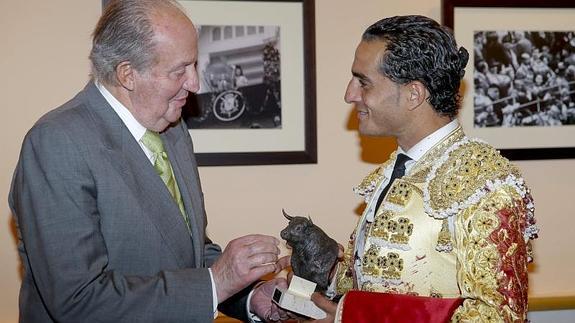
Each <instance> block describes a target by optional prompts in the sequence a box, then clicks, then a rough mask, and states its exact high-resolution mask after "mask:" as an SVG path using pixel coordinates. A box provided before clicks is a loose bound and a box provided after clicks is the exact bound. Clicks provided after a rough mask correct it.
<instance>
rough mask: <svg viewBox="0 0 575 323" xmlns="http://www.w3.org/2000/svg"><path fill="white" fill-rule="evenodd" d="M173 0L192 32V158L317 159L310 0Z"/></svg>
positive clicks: (211, 162)
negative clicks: (197, 83) (194, 54)
mask: <svg viewBox="0 0 575 323" xmlns="http://www.w3.org/2000/svg"><path fill="white" fill-rule="evenodd" d="M106 2H108V1H106V0H104V1H103V5H105V4H106ZM178 2H179V3H180V4H181V6H182V7H183V8H184V10H185V11H186V13H187V14H188V16H189V17H190V18H191V20H192V21H193V22H194V25H195V27H196V29H197V32H198V60H197V71H198V75H199V81H200V90H199V91H198V93H196V94H195V95H190V96H188V101H187V103H186V106H185V107H184V108H183V112H182V117H183V119H184V120H185V121H186V123H187V125H188V128H189V131H190V134H191V136H192V139H193V141H194V149H195V152H196V158H197V160H198V164H199V165H200V166H219V165H264V164H297V163H316V162H317V138H316V99H315V95H316V94H315V22H314V0H289V1H279V0H277V1H276V0H268V1H261V0H258V1H242V0H225V1H222V0H178Z"/></svg>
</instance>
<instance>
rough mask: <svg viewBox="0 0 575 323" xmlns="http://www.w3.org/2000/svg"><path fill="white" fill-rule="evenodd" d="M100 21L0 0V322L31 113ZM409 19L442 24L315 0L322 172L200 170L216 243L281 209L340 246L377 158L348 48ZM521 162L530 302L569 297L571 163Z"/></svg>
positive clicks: (82, 74)
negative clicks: (529, 211)
mask: <svg viewBox="0 0 575 323" xmlns="http://www.w3.org/2000/svg"><path fill="white" fill-rule="evenodd" d="M99 13H100V1H98V0H91V1H77V0H51V1H39V0H37V1H1V2H0V71H1V73H0V93H1V99H2V101H1V102H2V105H3V106H2V111H3V115H4V118H3V122H2V123H3V125H2V127H1V128H0V135H1V138H3V139H2V141H1V142H2V146H1V151H2V154H1V157H0V160H1V163H0V259H1V260H2V262H1V265H0V322H16V320H17V316H18V312H17V297H18V296H17V295H18V289H19V283H20V278H19V266H20V265H19V260H18V256H17V253H16V247H15V238H14V235H13V231H12V223H11V220H10V218H11V214H10V210H9V208H8V205H7V202H6V197H7V195H8V189H9V184H10V179H11V176H12V171H13V168H14V165H15V164H16V161H17V157H18V153H19V150H20V143H21V141H22V138H23V136H24V135H25V133H26V131H27V130H28V129H29V128H30V127H31V126H32V124H33V123H34V121H35V120H36V119H37V118H38V117H40V116H41V115H42V114H43V113H45V112H46V111H48V110H50V109H51V108H53V107H56V106H58V105H59V104H61V103H63V102H64V101H66V100H67V99H68V98H70V97H71V96H72V95H73V94H75V93H76V92H77V91H78V90H80V89H81V88H82V87H83V85H84V83H85V82H86V80H87V78H88V76H87V75H88V70H89V64H88V60H87V56H88V51H89V48H90V33H91V31H92V28H93V26H94V25H95V23H96V20H97V18H98V15H99ZM411 13H414V14H423V15H427V16H431V17H433V18H435V19H439V16H440V1H439V0H433V1H428V0H417V1H402V2H397V1H389V0H388V1H381V0H363V1H359V2H358V1H349V0H316V51H317V66H316V67H317V119H318V122H317V128H318V152H319V155H318V160H319V161H318V164H316V165H285V166H284V165H280V166H254V167H202V168H201V169H200V173H201V178H202V183H203V188H204V192H205V194H206V204H207V210H208V217H209V220H210V222H209V227H208V230H209V233H210V235H211V237H212V238H213V239H214V240H215V241H218V242H219V243H220V244H222V245H225V244H226V243H227V242H228V241H230V240H231V239H233V238H234V237H237V236H240V235H244V234H248V233H253V232H261V233H266V234H271V235H276V236H277V235H278V232H279V231H280V230H281V229H282V228H283V226H284V225H285V220H284V219H283V218H282V217H281V208H286V210H288V211H289V212H290V213H293V214H304V215H311V216H312V217H313V219H314V221H315V222H316V223H318V224H319V225H321V226H322V227H323V228H324V229H325V230H326V231H327V232H329V233H331V234H332V235H333V236H334V237H335V238H336V239H337V240H338V241H340V242H341V243H342V244H345V242H346V239H347V237H348V235H349V233H350V231H351V230H352V228H353V226H354V224H355V222H356V220H357V216H356V208H357V207H358V206H359V205H360V199H358V198H357V197H356V196H354V194H353V193H352V191H351V188H352V187H353V186H354V185H355V184H356V183H357V182H358V181H359V180H360V179H361V178H362V176H363V175H364V174H366V173H367V172H368V171H370V169H371V168H372V167H373V164H372V163H370V162H371V161H375V160H377V159H380V158H378V157H374V156H376V155H374V153H377V152H376V151H374V145H373V144H374V141H373V140H362V141H360V139H359V138H358V136H357V135H356V133H355V132H354V131H352V130H348V127H349V124H353V114H352V111H351V109H350V107H349V106H348V105H347V104H345V103H344V102H343V99H342V97H343V92H344V89H345V86H346V84H347V81H348V79H349V75H350V65H351V61H352V58H353V52H354V49H355V46H356V44H357V42H358V40H359V37H360V34H361V32H362V31H363V30H364V29H365V28H366V27H367V26H368V25H369V24H370V23H371V22H374V21H375V20H377V19H379V18H381V17H383V16H390V15H396V14H411ZM362 146H364V147H366V150H368V151H369V154H367V155H366V152H365V151H362ZM390 147H391V146H390V145H389V144H388V145H387V146H386V148H384V149H382V150H383V151H388V150H389V149H390ZM362 158H364V159H367V160H368V161H370V162H366V161H363V160H362ZM380 160H381V159H380ZM519 165H520V167H521V168H522V169H523V171H524V172H525V177H526V179H527V181H528V183H529V184H530V185H531V187H532V189H533V194H534V196H535V199H536V203H537V209H538V218H539V223H540V226H541V228H542V234H541V235H542V239H541V240H539V241H538V243H537V244H536V249H535V251H536V255H537V265H536V266H535V267H534V268H533V269H534V271H533V272H532V274H531V282H532V285H531V286H532V287H533V288H532V294H534V295H538V296H539V295H561V294H565V295H575V282H574V281H573V280H572V279H570V277H571V276H570V275H569V274H568V273H569V269H570V268H573V267H574V265H575V257H573V251H572V249H570V247H572V245H573V243H572V242H571V240H569V239H568V237H569V234H570V232H572V230H573V227H574V225H575V220H574V219H573V216H572V215H573V211H572V210H573V207H572V203H570V201H572V198H573V197H572V195H573V189H572V183H574V182H575V172H574V171H573V166H574V165H575V164H574V162H573V160H560V161H552V160H546V161H525V162H520V163H519Z"/></svg>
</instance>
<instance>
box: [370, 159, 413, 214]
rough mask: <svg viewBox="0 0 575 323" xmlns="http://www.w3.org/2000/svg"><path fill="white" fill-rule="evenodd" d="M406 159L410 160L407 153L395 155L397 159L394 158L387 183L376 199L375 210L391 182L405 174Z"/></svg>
mask: <svg viewBox="0 0 575 323" xmlns="http://www.w3.org/2000/svg"><path fill="white" fill-rule="evenodd" d="M408 160H411V158H409V156H407V155H404V154H398V155H397V159H396V160H395V165H393V172H391V178H390V179H389V183H388V184H387V186H386V187H385V188H384V189H383V191H382V192H381V195H379V198H378V199H377V204H376V205H375V210H376V211H377V209H378V208H379V206H380V205H381V202H382V201H383V198H384V197H385V194H387V191H389V188H390V187H391V184H393V181H395V179H396V178H400V177H403V175H405V163H406V162H407V161H408Z"/></svg>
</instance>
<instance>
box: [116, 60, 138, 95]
mask: <svg viewBox="0 0 575 323" xmlns="http://www.w3.org/2000/svg"><path fill="white" fill-rule="evenodd" d="M135 73H136V71H135V70H134V69H133V68H132V64H131V63H130V61H124V62H121V63H120V64H118V66H116V79H117V80H118V83H119V84H120V86H122V87H123V88H125V89H126V90H128V91H132V90H134V86H135V82H134V77H135V75H134V74H135Z"/></svg>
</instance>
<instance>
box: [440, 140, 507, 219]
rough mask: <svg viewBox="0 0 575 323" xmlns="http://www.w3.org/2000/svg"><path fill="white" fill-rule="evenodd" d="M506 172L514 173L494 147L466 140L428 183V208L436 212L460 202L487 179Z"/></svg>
mask: <svg viewBox="0 0 575 323" xmlns="http://www.w3.org/2000/svg"><path fill="white" fill-rule="evenodd" d="M510 173H512V174H515V173H517V170H516V169H515V168H514V167H513V166H512V165H511V164H510V163H509V161H508V160H507V159H506V158H505V157H503V156H501V155H500V154H499V152H498V151H497V150H496V149H495V148H493V147H491V146H489V145H487V144H485V143H481V142H476V141H469V142H467V143H465V144H463V145H461V146H460V147H458V148H457V149H455V150H453V151H452V152H451V153H450V154H449V157H448V158H447V160H446V161H445V162H444V163H443V164H442V165H441V166H440V167H439V168H438V169H437V171H436V173H435V176H434V177H433V178H432V179H431V181H430V182H429V193H430V196H431V199H430V203H431V207H432V208H433V209H435V210H439V209H446V208H449V207H451V206H452V205H453V203H462V202H464V201H466V200H467V199H468V198H469V197H470V196H471V195H472V194H474V193H475V192H477V190H478V189H479V188H481V187H483V186H484V185H485V183H486V182H488V181H489V180H493V179H496V178H505V177H507V175H509V174H510Z"/></svg>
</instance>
